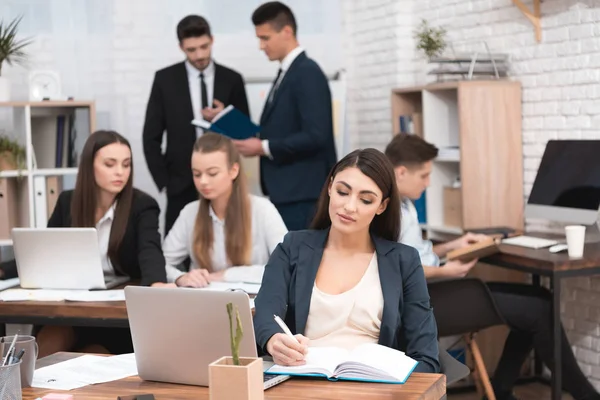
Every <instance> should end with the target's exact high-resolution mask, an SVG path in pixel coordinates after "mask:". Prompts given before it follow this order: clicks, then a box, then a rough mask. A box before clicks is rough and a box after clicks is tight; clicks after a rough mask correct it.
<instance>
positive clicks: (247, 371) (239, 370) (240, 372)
mask: <svg viewBox="0 0 600 400" xmlns="http://www.w3.org/2000/svg"><path fill="white" fill-rule="evenodd" d="M227 314H228V315H229V336H230V340H231V357H227V356H226V357H222V358H220V359H218V360H217V361H215V362H213V363H211V364H210V365H209V366H208V387H209V393H210V398H211V400H232V399H236V400H263V399H264V389H263V363H262V358H260V357H240V356H239V354H240V353H239V350H240V343H241V342H242V338H243V336H244V331H243V329H242V321H241V319H240V313H239V310H238V308H237V306H234V305H233V304H232V303H227ZM234 321H235V333H234Z"/></svg>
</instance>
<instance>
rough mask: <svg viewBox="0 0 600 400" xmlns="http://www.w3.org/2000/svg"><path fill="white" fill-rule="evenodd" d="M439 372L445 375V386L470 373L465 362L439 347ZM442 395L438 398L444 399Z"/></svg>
mask: <svg viewBox="0 0 600 400" xmlns="http://www.w3.org/2000/svg"><path fill="white" fill-rule="evenodd" d="M439 361H440V372H441V373H442V374H444V375H446V386H449V385H452V384H453V383H455V382H458V381H460V380H461V379H464V378H466V377H467V376H469V374H471V370H470V369H469V367H467V366H466V365H465V364H463V363H461V362H460V361H458V360H457V359H456V358H454V357H452V356H451V355H450V354H449V353H448V352H447V351H446V350H442V349H440V355H439ZM446 399H447V397H446V395H444V396H443V397H442V398H441V399H440V400H446Z"/></svg>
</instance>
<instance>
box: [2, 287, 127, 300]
mask: <svg viewBox="0 0 600 400" xmlns="http://www.w3.org/2000/svg"><path fill="white" fill-rule="evenodd" d="M0 300H2V301H28V300H32V301H65V300H66V301H125V292H124V291H123V290H122V289H121V290H98V291H90V290H47V289H33V290H27V289H8V290H4V291H2V292H0Z"/></svg>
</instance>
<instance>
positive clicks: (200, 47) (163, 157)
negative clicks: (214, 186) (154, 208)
mask: <svg viewBox="0 0 600 400" xmlns="http://www.w3.org/2000/svg"><path fill="white" fill-rule="evenodd" d="M177 38H178V39H179V47H180V48H181V50H182V51H183V52H184V53H185V55H186V58H187V59H186V61H184V62H180V63H177V64H174V65H171V66H169V67H167V68H164V69H161V70H160V71H158V72H156V75H155V77H154V84H153V85H152V91H151V93H150V99H149V100H148V107H147V110H146V121H145V124H144V133H143V142H144V154H145V155H146V162H147V163H148V169H149V170H150V173H151V174H152V178H153V179H154V182H155V183H156V186H158V189H159V190H161V191H162V190H163V188H166V190H167V211H166V218H165V236H166V234H167V233H168V232H169V230H170V229H171V227H172V226H173V223H174V222H175V220H176V219H177V217H178V216H179V212H180V211H181V209H183V207H184V206H185V205H186V204H188V203H190V202H192V201H194V200H197V199H198V192H197V191H196V188H195V187H194V181H193V179H192V171H191V165H190V164H191V158H192V148H193V146H194V142H195V141H196V138H197V137H198V136H200V135H202V130H201V128H196V127H195V126H194V125H192V124H191V121H192V120H193V119H204V120H206V121H211V120H212V119H213V118H214V117H215V115H217V114H218V113H219V112H220V111H221V110H223V108H224V107H225V106H228V105H230V104H232V105H233V106H234V107H236V108H237V109H239V110H240V111H241V112H243V113H244V114H246V115H248V116H249V115H250V113H249V111H248V100H247V98H246V89H245V87H244V79H243V78H242V76H241V75H240V74H239V73H237V72H236V71H234V70H232V69H229V68H227V67H224V66H222V65H220V64H217V63H215V62H214V61H213V59H212V57H211V50H212V45H213V37H212V35H211V31H210V26H209V24H208V22H207V21H206V19H204V18H203V17H200V16H197V15H189V16H187V17H185V18H184V19H182V20H181V21H180V22H179V24H178V25H177ZM165 131H167V147H166V151H165V153H164V154H163V153H162V150H161V144H162V140H163V135H164V132H165Z"/></svg>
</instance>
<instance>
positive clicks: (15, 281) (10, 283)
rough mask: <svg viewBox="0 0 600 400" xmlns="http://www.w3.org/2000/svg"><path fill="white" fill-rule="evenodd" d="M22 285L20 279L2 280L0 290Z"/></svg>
mask: <svg viewBox="0 0 600 400" xmlns="http://www.w3.org/2000/svg"><path fill="white" fill-rule="evenodd" d="M20 284H21V281H20V280H19V278H12V279H4V280H0V290H6V289H9V288H11V287H15V286H19V285H20Z"/></svg>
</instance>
